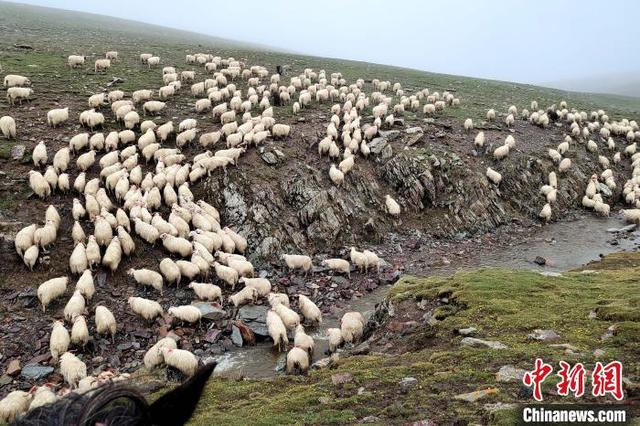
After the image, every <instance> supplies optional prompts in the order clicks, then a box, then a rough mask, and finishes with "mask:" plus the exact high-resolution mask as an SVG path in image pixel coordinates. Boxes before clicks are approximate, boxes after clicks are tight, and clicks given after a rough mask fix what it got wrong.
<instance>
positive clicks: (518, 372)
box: [496, 365, 526, 383]
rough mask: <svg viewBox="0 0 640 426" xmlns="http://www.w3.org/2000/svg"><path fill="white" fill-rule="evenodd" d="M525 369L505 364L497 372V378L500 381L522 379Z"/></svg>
mask: <svg viewBox="0 0 640 426" xmlns="http://www.w3.org/2000/svg"><path fill="white" fill-rule="evenodd" d="M524 373H526V371H525V370H523V369H521V368H515V367H514V366H513V365H503V366H502V367H500V370H498V372H497V373H496V380H497V381H499V382H505V383H506V382H511V381H513V380H518V381H520V380H522V377H524Z"/></svg>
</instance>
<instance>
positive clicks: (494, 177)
mask: <svg viewBox="0 0 640 426" xmlns="http://www.w3.org/2000/svg"><path fill="white" fill-rule="evenodd" d="M487 178H489V180H490V181H491V182H493V183H494V184H496V185H500V182H502V175H501V174H500V173H498V172H497V171H495V170H493V169H492V168H491V167H487Z"/></svg>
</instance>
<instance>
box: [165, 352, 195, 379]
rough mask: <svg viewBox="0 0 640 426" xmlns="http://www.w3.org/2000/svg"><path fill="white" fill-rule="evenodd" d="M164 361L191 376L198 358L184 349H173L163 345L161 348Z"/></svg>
mask: <svg viewBox="0 0 640 426" xmlns="http://www.w3.org/2000/svg"><path fill="white" fill-rule="evenodd" d="M161 350H162V356H163V357H164V362H165V364H167V365H168V366H170V367H173V368H175V369H177V370H179V371H180V372H181V373H182V374H184V375H186V376H193V375H194V374H195V372H196V370H197V369H198V358H196V356H195V355H194V354H192V353H191V352H189V351H187V350H184V349H174V348H170V347H166V346H164V347H163V348H162V349H161Z"/></svg>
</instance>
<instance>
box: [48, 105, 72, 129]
mask: <svg viewBox="0 0 640 426" xmlns="http://www.w3.org/2000/svg"><path fill="white" fill-rule="evenodd" d="M68 119H69V107H66V108H59V109H52V110H50V111H49V112H47V124H49V126H51V127H57V126H58V125H59V124H62V123H64V122H65V121H67V120H68Z"/></svg>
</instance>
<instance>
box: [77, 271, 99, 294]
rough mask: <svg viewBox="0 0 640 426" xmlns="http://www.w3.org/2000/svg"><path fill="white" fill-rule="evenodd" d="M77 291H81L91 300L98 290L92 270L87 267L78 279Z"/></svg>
mask: <svg viewBox="0 0 640 426" xmlns="http://www.w3.org/2000/svg"><path fill="white" fill-rule="evenodd" d="M75 290H76V291H79V292H80V294H81V295H82V296H84V297H85V299H87V300H91V298H92V297H93V295H94V294H95V292H96V288H95V286H94V284H93V275H92V273H91V270H89V269H87V270H86V271H84V272H83V273H82V275H80V278H78V281H77V282H76V287H75Z"/></svg>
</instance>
